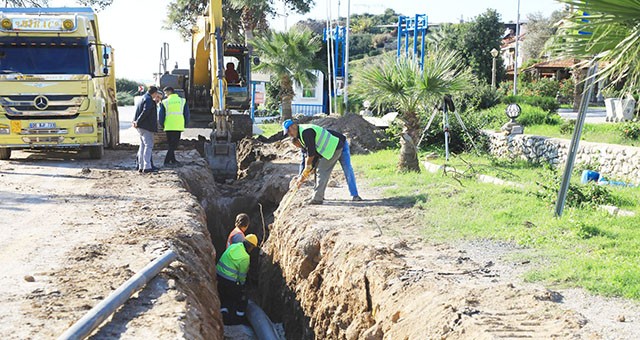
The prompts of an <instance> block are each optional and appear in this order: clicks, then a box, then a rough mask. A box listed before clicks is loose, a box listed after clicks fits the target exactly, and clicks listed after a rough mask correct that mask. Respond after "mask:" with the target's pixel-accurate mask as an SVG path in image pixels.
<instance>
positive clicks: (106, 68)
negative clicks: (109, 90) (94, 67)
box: [102, 67, 109, 76]
mask: <svg viewBox="0 0 640 340" xmlns="http://www.w3.org/2000/svg"><path fill="white" fill-rule="evenodd" d="M102 73H104V75H105V76H108V75H109V68H108V67H105V68H103V69H102Z"/></svg>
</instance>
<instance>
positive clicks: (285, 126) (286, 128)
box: [282, 119, 293, 135]
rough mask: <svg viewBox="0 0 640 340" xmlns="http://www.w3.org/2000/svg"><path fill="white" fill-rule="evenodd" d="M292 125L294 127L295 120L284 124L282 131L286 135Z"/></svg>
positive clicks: (288, 120)
mask: <svg viewBox="0 0 640 340" xmlns="http://www.w3.org/2000/svg"><path fill="white" fill-rule="evenodd" d="M291 125H293V120H291V119H287V120H285V121H284V123H282V129H283V131H282V133H283V134H285V135H286V134H287V131H289V128H290V127H291Z"/></svg>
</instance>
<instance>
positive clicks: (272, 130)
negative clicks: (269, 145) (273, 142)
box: [258, 123, 282, 138]
mask: <svg viewBox="0 0 640 340" xmlns="http://www.w3.org/2000/svg"><path fill="white" fill-rule="evenodd" d="M258 127H259V128H260V129H262V131H264V132H262V135H263V136H265V137H267V138H269V137H271V136H273V135H275V134H276V133H279V132H280V133H281V132H282V125H280V124H279V123H268V124H258Z"/></svg>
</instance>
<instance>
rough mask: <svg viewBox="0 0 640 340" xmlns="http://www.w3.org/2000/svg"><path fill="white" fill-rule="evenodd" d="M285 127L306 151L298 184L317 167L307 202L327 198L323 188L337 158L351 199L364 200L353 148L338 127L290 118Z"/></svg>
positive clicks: (285, 132) (319, 201) (320, 201)
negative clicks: (316, 175) (300, 122)
mask: <svg viewBox="0 0 640 340" xmlns="http://www.w3.org/2000/svg"><path fill="white" fill-rule="evenodd" d="M282 127H283V129H284V131H283V132H284V134H285V135H289V137H291V138H294V140H296V141H297V142H296V143H299V145H300V147H302V149H303V150H305V151H306V159H305V160H304V162H305V166H304V170H303V171H302V173H301V175H300V179H299V180H298V186H300V185H302V183H304V182H305V181H306V180H307V179H308V178H309V176H310V175H311V172H312V171H313V169H317V171H318V182H317V183H316V186H315V190H314V194H313V197H312V198H311V199H310V200H309V201H307V203H308V204H322V203H323V202H324V192H325V190H326V189H327V184H328V183H329V179H330V178H331V172H332V171H333V168H334V167H335V165H336V163H338V162H340V165H341V166H342V171H343V172H344V176H345V179H346V181H347V185H348V187H349V193H350V194H351V197H352V199H353V200H354V201H362V198H361V197H360V195H359V194H358V188H357V185H356V176H355V174H354V172H353V166H351V151H350V149H349V142H348V141H347V137H345V136H344V135H343V134H341V133H339V132H337V131H333V130H328V129H325V128H323V127H321V126H318V125H314V124H298V123H296V122H294V121H293V120H291V119H287V120H286V121H284V123H283V124H282Z"/></svg>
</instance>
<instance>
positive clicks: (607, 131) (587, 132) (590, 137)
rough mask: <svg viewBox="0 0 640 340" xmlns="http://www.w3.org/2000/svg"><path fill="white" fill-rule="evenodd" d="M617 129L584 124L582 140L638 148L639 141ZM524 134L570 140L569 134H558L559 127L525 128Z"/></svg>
mask: <svg viewBox="0 0 640 340" xmlns="http://www.w3.org/2000/svg"><path fill="white" fill-rule="evenodd" d="M619 127H620V125H618V124H614V123H607V124H585V125H584V129H583V130H582V140H583V141H587V142H597V143H609V144H622V145H630V146H640V140H631V139H628V138H625V137H623V135H622V132H620V130H619ZM524 133H526V134H529V135H538V136H547V137H554V138H565V139H571V137H572V135H571V134H568V133H567V134H563V133H560V125H533V126H527V127H525V128H524Z"/></svg>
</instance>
